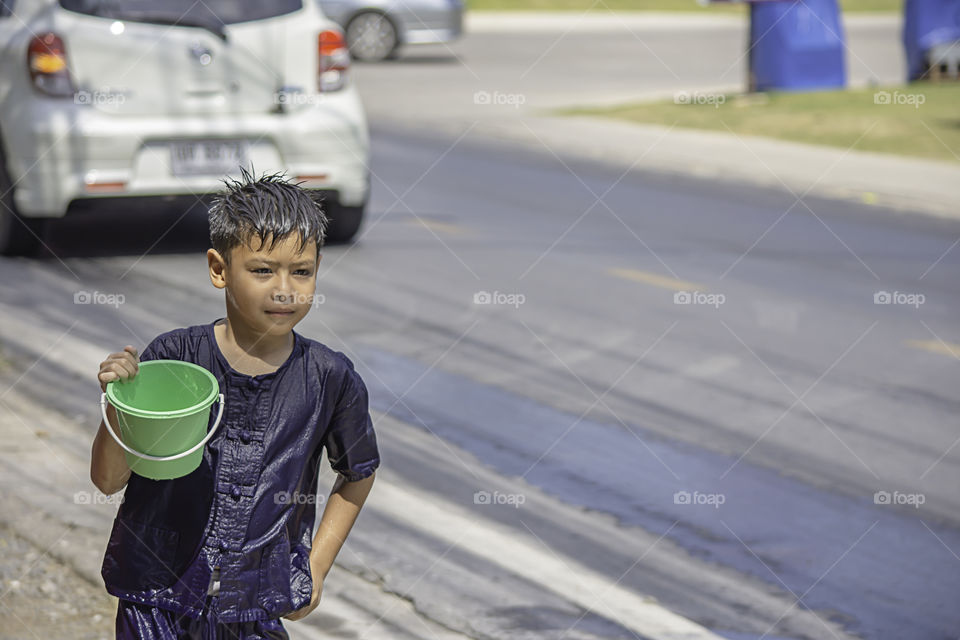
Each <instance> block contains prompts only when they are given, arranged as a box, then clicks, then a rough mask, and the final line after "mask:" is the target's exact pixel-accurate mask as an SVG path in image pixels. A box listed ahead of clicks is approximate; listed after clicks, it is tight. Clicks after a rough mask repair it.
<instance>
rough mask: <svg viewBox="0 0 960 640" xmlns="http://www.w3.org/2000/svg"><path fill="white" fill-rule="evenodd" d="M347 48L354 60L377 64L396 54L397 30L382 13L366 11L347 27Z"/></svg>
mask: <svg viewBox="0 0 960 640" xmlns="http://www.w3.org/2000/svg"><path fill="white" fill-rule="evenodd" d="M346 37H347V46H348V47H349V48H350V55H351V56H352V57H353V58H354V59H356V60H363V61H365V62H377V61H380V60H384V59H386V58H388V57H390V56H392V55H394V53H395V52H396V49H397V47H398V46H399V44H400V39H399V37H398V36H397V28H396V27H395V26H394V25H393V23H392V22H391V21H390V18H388V17H387V16H385V15H384V14H382V13H377V12H375V11H366V12H364V13H360V14H357V15H356V16H354V17H353V19H352V20H351V21H350V24H348V25H347V29H346Z"/></svg>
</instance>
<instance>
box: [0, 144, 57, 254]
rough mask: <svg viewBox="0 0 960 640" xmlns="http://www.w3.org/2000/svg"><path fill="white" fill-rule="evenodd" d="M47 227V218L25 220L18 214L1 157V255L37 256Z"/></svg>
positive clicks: (11, 187) (11, 186) (0, 157)
mask: <svg viewBox="0 0 960 640" xmlns="http://www.w3.org/2000/svg"><path fill="white" fill-rule="evenodd" d="M46 226H47V219H46V218H24V217H21V216H20V215H18V214H17V210H16V209H15V208H14V204H13V185H12V184H11V182H10V177H9V176H8V175H7V167H6V166H5V164H4V162H3V157H2V156H0V255H4V256H33V255H35V254H36V253H37V250H38V249H39V248H40V244H41V242H40V241H41V239H42V238H43V234H44V231H45V229H46Z"/></svg>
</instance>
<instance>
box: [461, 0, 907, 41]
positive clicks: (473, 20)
mask: <svg viewBox="0 0 960 640" xmlns="http://www.w3.org/2000/svg"><path fill="white" fill-rule="evenodd" d="M692 1H693V0H691V2H692ZM902 20H903V18H902V16H901V15H900V14H899V13H880V14H845V15H844V16H843V21H844V24H845V25H847V26H862V27H889V26H891V25H892V26H896V27H899V25H900V24H901V22H902ZM746 26H747V16H746V12H745V11H744V12H743V14H741V15H731V14H728V13H720V12H717V11H712V10H711V9H710V7H704V8H702V10H699V11H689V12H679V11H677V12H669V11H604V10H595V11H585V12H584V11H471V12H468V13H467V14H466V16H465V18H464V30H465V31H466V32H467V33H480V32H562V31H568V30H569V31H578V32H603V31H619V30H623V29H630V30H634V31H652V30H661V29H669V30H673V31H676V30H689V31H696V30H718V29H745V28H746Z"/></svg>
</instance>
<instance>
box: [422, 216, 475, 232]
mask: <svg viewBox="0 0 960 640" xmlns="http://www.w3.org/2000/svg"><path fill="white" fill-rule="evenodd" d="M410 224H417V225H420V226H423V227H426V228H427V229H430V230H432V231H441V232H443V233H449V234H452V235H463V234H464V233H468V232H467V230H466V229H464V228H463V227H461V226H460V225H456V224H451V223H449V222H437V221H435V220H424V219H423V218H416V219H414V220H410Z"/></svg>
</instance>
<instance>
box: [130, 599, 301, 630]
mask: <svg viewBox="0 0 960 640" xmlns="http://www.w3.org/2000/svg"><path fill="white" fill-rule="evenodd" d="M213 597H216V596H213ZM211 599H212V597H210V596H208V597H207V605H208V606H207V607H205V608H204V609H205V611H204V614H203V616H201V618H200V619H199V620H194V619H193V618H190V617H189V616H186V615H181V614H179V613H174V612H173V611H168V610H166V609H160V608H158V607H151V606H149V605H145V604H139V603H136V602H130V601H129V600H119V601H118V605H117V640H289V639H290V636H288V635H287V631H286V629H284V628H283V624H281V622H280V620H255V621H253V622H219V623H218V622H217V621H216V620H214V619H212V618H211V617H209V616H208V615H207V613H206V612H207V611H209V610H210V607H209V604H210V601H211Z"/></svg>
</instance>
